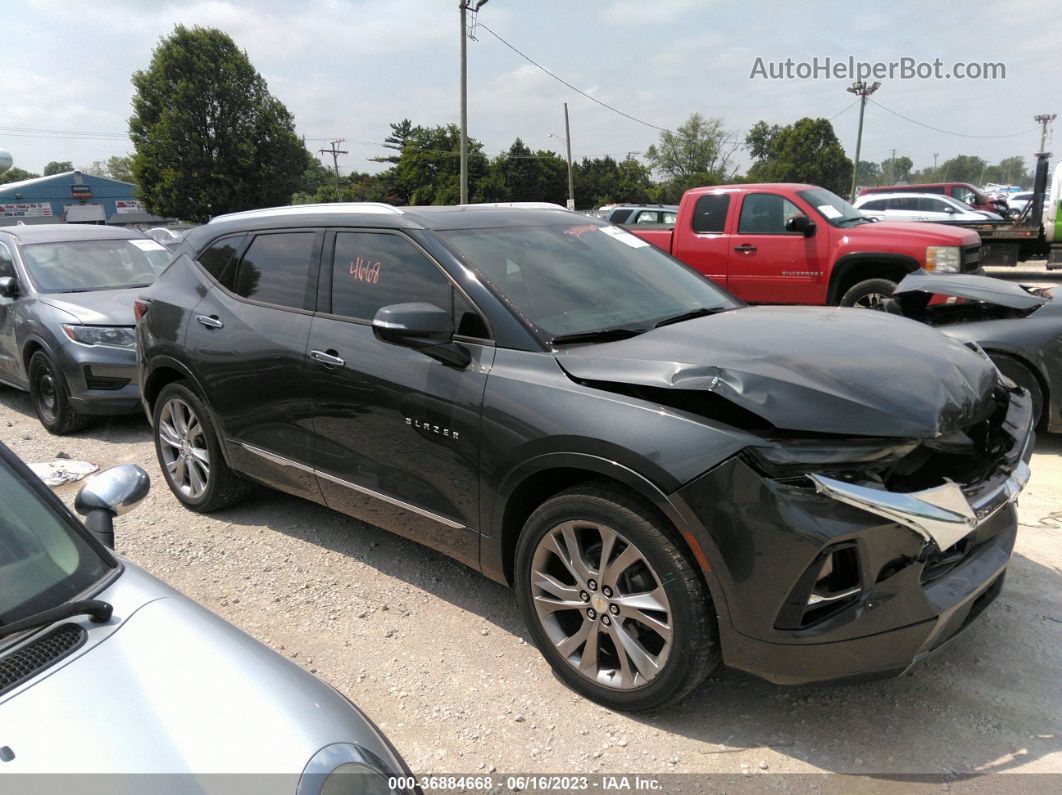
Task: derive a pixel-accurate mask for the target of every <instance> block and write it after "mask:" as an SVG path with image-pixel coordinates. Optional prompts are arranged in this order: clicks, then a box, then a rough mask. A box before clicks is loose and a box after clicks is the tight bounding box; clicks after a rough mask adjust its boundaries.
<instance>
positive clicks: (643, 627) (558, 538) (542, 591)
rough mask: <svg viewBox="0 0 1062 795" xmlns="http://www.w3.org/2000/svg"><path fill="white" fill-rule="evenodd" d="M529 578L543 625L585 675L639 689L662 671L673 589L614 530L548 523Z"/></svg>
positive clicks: (561, 651) (593, 524)
mask: <svg viewBox="0 0 1062 795" xmlns="http://www.w3.org/2000/svg"><path fill="white" fill-rule="evenodd" d="M530 584H531V595H532V598H533V600H534V605H535V611H536V613H537V615H538V620H539V623H540V624H541V626H542V629H543V630H544V631H545V633H546V635H547V636H548V637H549V639H550V641H551V642H552V643H553V645H554V647H555V648H556V650H557V652H558V653H559V654H560V655H561V657H563V658H564V659H565V660H566V661H567V662H568V664H569V665H571V666H572V667H573V668H574V669H575V670H576V671H578V672H579V673H580V674H581V675H582V676H583V677H585V678H587V679H589V680H590V681H592V682H594V683H596V684H599V685H604V686H606V687H612V688H615V689H617V690H633V689H635V688H638V687H642V686H644V685H646V684H648V683H649V682H650V681H651V680H652V679H653V678H655V677H656V676H657V674H659V673H660V672H661V671H662V670H663V668H664V665H665V663H666V662H667V658H668V654H669V653H670V651H671V641H672V624H671V620H672V614H671V607H670V604H669V603H668V598H667V595H666V594H665V593H664V588H663V585H662V584H661V582H660V578H659V576H658V575H657V573H656V572H655V571H654V570H653V567H652V566H651V565H650V564H649V561H648V560H647V559H646V557H645V555H643V554H642V552H641V551H640V550H639V549H638V548H637V547H636V546H634V544H632V543H631V542H630V541H628V540H627V539H626V538H624V537H623V536H622V535H620V534H619V533H617V532H616V531H615V530H612V529H611V528H609V527H606V526H605V525H603V524H600V523H597V522H591V521H569V522H564V523H562V524H559V525H557V526H556V527H554V528H552V529H550V530H549V531H548V532H546V533H545V534H544V535H543V536H542V538H541V539H540V540H539V542H538V545H537V546H536V548H535V553H534V556H533V558H532V562H531V583H530Z"/></svg>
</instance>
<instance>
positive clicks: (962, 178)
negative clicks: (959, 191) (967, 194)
mask: <svg viewBox="0 0 1062 795" xmlns="http://www.w3.org/2000/svg"><path fill="white" fill-rule="evenodd" d="M987 166H988V164H987V163H986V162H985V161H984V160H982V159H981V158H979V157H977V156H975V155H956V156H955V157H953V158H951V159H950V160H945V161H944V162H943V163H941V164H940V168H939V169H938V171H939V173H940V177H939V178H938V180H939V181H940V182H970V183H973V184H974V185H980V184H981V177H982V176H983V175H984V173H985V168H986V167H987Z"/></svg>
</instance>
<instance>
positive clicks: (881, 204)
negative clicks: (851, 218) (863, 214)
mask: <svg viewBox="0 0 1062 795" xmlns="http://www.w3.org/2000/svg"><path fill="white" fill-rule="evenodd" d="M860 209H861V210H879V211H880V210H884V209H885V200H884V199H874V200H873V201H869V202H863V206H862V207H860Z"/></svg>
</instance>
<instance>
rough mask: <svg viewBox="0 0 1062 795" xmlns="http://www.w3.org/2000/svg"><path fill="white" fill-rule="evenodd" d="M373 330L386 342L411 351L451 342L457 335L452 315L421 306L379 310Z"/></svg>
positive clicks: (418, 303)
mask: <svg viewBox="0 0 1062 795" xmlns="http://www.w3.org/2000/svg"><path fill="white" fill-rule="evenodd" d="M372 330H373V332H374V333H375V334H376V336H377V337H379V338H380V339H382V340H383V341H384V342H393V343H395V344H396V345H407V346H409V347H411V348H421V347H424V346H425V345H439V344H441V343H444V342H449V341H450V337H452V336H453V333H454V330H453V326H452V325H451V322H450V313H449V312H447V311H446V310H445V309H440V308H439V307H437V306H435V304H426V303H420V302H417V303H409V304H391V305H390V306H382V307H380V308H379V309H378V310H377V312H376V317H374V318H373V319H372Z"/></svg>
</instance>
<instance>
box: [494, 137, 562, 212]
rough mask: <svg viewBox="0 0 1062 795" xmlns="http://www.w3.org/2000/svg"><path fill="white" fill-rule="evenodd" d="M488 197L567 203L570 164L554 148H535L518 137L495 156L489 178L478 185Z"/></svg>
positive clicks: (519, 200) (498, 199)
mask: <svg viewBox="0 0 1062 795" xmlns="http://www.w3.org/2000/svg"><path fill="white" fill-rule="evenodd" d="M476 194H477V197H479V198H481V199H483V200H484V201H513V202H523V201H545V202H554V203H556V204H562V205H563V204H564V202H565V201H566V200H567V198H568V165H567V161H565V160H564V159H563V158H562V157H560V156H558V155H557V154H555V153H554V152H548V151H546V150H542V149H540V150H539V151H537V152H532V151H531V149H529V148H528V147H527V146H526V145H525V144H524V142H523V141H521V140H520V139H519V138H517V139H516V140H515V141H513V144H512V146H510V147H509V150H508V151H507V152H505V153H504V154H501V155H498V156H497V157H495V158H494V159H493V160H492V161H491V164H490V171H489V173H488V174H487V176H486V178H485V179H484V180H483V181H482V182H481V183H480V184H479V185H478V186H477V191H476Z"/></svg>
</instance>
